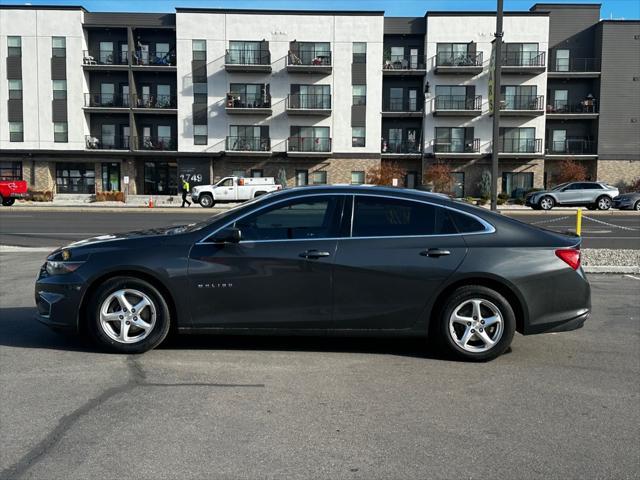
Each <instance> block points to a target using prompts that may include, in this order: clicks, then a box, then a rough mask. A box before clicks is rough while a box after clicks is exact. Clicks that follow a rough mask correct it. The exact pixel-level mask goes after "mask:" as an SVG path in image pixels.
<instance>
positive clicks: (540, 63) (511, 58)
mask: <svg viewBox="0 0 640 480" xmlns="http://www.w3.org/2000/svg"><path fill="white" fill-rule="evenodd" d="M502 57H503V58H502V62H503V65H504V66H507V67H544V65H545V58H546V52H503V54H502Z"/></svg>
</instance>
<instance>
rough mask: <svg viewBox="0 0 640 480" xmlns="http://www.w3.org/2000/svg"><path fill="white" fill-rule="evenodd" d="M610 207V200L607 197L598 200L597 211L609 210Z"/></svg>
mask: <svg viewBox="0 0 640 480" xmlns="http://www.w3.org/2000/svg"><path fill="white" fill-rule="evenodd" d="M610 207H611V199H610V198H609V197H602V198H600V199H599V200H598V209H599V210H609V208H610Z"/></svg>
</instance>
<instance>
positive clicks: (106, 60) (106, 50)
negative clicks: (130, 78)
mask: <svg viewBox="0 0 640 480" xmlns="http://www.w3.org/2000/svg"><path fill="white" fill-rule="evenodd" d="M99 59H100V60H99V61H100V63H103V64H106V65H111V64H113V42H100V56H99Z"/></svg>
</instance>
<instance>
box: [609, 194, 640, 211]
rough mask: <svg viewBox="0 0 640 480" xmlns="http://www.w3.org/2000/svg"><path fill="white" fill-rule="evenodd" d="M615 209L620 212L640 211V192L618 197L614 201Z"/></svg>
mask: <svg viewBox="0 0 640 480" xmlns="http://www.w3.org/2000/svg"><path fill="white" fill-rule="evenodd" d="M613 208H617V209H619V210H640V192H630V193H623V194H622V195H618V196H617V197H616V198H614V199H613Z"/></svg>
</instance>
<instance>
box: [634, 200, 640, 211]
mask: <svg viewBox="0 0 640 480" xmlns="http://www.w3.org/2000/svg"><path fill="white" fill-rule="evenodd" d="M633 209H634V210H640V200H638V201H637V202H636V204H635V205H634V206H633Z"/></svg>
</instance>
